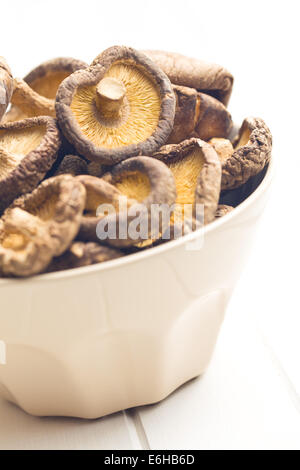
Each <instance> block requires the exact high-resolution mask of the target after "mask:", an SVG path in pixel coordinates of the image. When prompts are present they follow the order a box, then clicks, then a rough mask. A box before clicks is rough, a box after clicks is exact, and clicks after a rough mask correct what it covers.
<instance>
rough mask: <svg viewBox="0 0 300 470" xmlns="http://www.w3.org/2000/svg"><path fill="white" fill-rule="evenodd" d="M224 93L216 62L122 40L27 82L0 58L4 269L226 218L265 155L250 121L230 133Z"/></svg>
mask: <svg viewBox="0 0 300 470" xmlns="http://www.w3.org/2000/svg"><path fill="white" fill-rule="evenodd" d="M232 87H233V77H232V75H231V74H230V73H229V72H228V71H227V70H226V69H225V68H223V67H221V66H219V65H216V64H211V63H208V62H204V61H201V60H196V59H192V58H189V57H186V56H183V55H180V54H176V53H169V52H163V51H137V50H135V49H132V48H130V47H125V46H114V47H111V48H109V49H107V50H105V51H103V52H101V53H100V54H99V55H98V56H97V57H96V58H95V59H94V60H93V61H92V62H91V65H88V64H87V63H85V62H82V61H80V60H77V59H73V58H57V59H53V60H50V61H47V62H44V63H42V64H41V65H39V66H38V67H36V68H35V69H33V70H32V71H31V72H29V73H28V74H27V75H26V76H25V77H24V78H23V79H22V78H18V77H14V76H13V74H12V72H11V69H10V68H9V66H8V64H7V63H6V61H5V59H4V58H2V57H0V277H28V276H32V275H36V274H42V273H50V272H55V271H61V270H65V269H71V268H78V267H83V266H89V265H91V264H96V263H102V262H105V261H109V260H113V259H116V258H119V257H121V256H125V255H130V254H132V253H135V252H137V251H140V250H143V249H149V248H151V247H154V246H156V245H158V244H161V243H165V242H167V241H169V240H172V239H174V238H178V237H179V236H184V235H185V234H187V233H190V232H191V231H194V230H201V228H202V227H203V225H206V224H209V223H211V222H213V221H214V220H218V219H219V218H220V217H231V216H232V214H234V207H235V206H236V205H238V204H239V202H240V201H239V200H238V198H237V197H235V194H237V193H238V192H239V193H241V192H243V191H244V188H246V187H247V185H249V183H251V181H252V180H253V178H255V177H256V176H257V175H259V174H260V173H261V172H262V171H263V170H264V168H265V167H266V166H267V165H268V163H269V161H270V158H271V150H272V136H271V133H270V131H269V129H268V127H267V126H266V124H265V123H264V121H263V120H262V119H260V118H256V117H248V118H246V119H245V120H244V122H243V123H242V126H241V128H240V129H239V130H238V131H236V132H234V130H233V123H232V119H231V115H230V113H229V112H228V110H227V105H228V102H229V98H230V95H231V92H232ZM228 200H229V201H231V204H230V205H229V204H228V203H227V201H228ZM199 206H200V207H201V208H202V212H201V216H200V217H199V214H198V207H199ZM154 208H155V210H153V209H154ZM157 208H159V210H156V209H157ZM161 208H163V209H164V210H165V211H166V212H165V213H162V212H160V210H161ZM186 208H189V213H188V215H187V214H186ZM166 214H167V216H166ZM153 218H154V219H155V220H154V222H155V224H154V225H155V230H154V229H153V225H152V222H153ZM132 226H134V227H135V231H133V230H132ZM107 227H110V228H111V227H112V228H113V230H112V232H114V233H113V236H112V232H110V231H109V230H107ZM142 227H143V229H144V230H142Z"/></svg>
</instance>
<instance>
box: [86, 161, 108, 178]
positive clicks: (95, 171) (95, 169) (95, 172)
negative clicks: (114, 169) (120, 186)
mask: <svg viewBox="0 0 300 470" xmlns="http://www.w3.org/2000/svg"><path fill="white" fill-rule="evenodd" d="M104 173H106V171H105V167H104V166H103V165H101V163H96V162H91V163H89V164H88V174H89V175H91V176H98V178H101V176H102V175H104Z"/></svg>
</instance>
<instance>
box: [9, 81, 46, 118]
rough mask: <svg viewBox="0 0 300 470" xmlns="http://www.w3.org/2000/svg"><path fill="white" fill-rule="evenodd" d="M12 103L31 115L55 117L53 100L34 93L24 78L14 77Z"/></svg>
mask: <svg viewBox="0 0 300 470" xmlns="http://www.w3.org/2000/svg"><path fill="white" fill-rule="evenodd" d="M11 102H12V104H14V105H16V106H18V108H20V109H21V110H22V111H24V112H26V113H28V115H29V116H31V115H45V116H53V117H55V109H54V101H53V100H49V99H48V98H45V97H44V96H42V95H39V94H38V93H36V92H35V91H34V90H33V89H32V88H31V87H30V86H29V85H28V84H27V83H26V82H25V81H24V80H22V79H20V78H15V79H14V92H13V96H12V98H11Z"/></svg>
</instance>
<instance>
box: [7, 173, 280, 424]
mask: <svg viewBox="0 0 300 470" xmlns="http://www.w3.org/2000/svg"><path fill="white" fill-rule="evenodd" d="M271 176H272V165H270V166H269V168H268V170H267V171H266V174H265V176H264V179H263V180H262V182H260V181H254V182H253V181H252V183H249V185H250V186H249V185H248V188H246V193H245V192H244V193H241V192H239V191H237V193H236V194H237V197H240V198H241V199H243V198H244V197H245V196H247V191H248V192H249V191H251V190H252V189H253V187H255V186H257V184H259V182H260V184H259V186H258V188H257V189H256V190H255V191H254V192H253V193H252V194H251V195H250V196H249V197H248V198H247V199H246V200H245V201H244V202H242V203H241V204H240V205H239V206H238V207H237V208H236V209H235V210H234V211H232V212H231V213H229V214H228V215H226V216H224V218H221V219H219V220H217V221H215V222H213V223H211V224H210V225H208V226H207V227H205V229H204V230H202V231H201V230H200V231H197V232H194V233H192V234H190V235H188V236H185V237H183V238H181V239H178V240H175V241H172V242H169V243H165V244H163V245H161V246H158V247H156V248H152V249H149V250H146V251H143V252H141V253H137V254H134V255H130V256H127V257H124V258H121V259H117V260H114V261H109V262H106V263H103V264H100V265H94V266H89V267H86V268H79V269H75V270H70V271H65V272H60V273H54V274H47V275H41V276H37V277H34V278H31V279H27V280H0V395H1V396H2V397H5V398H6V399H7V400H9V401H12V402H13V403H16V404H17V405H19V406H20V407H21V408H23V409H24V410H25V411H27V412H28V413H31V414H33V415H39V416H45V415H63V416H76V417H84V418H96V417H100V416H103V415H106V414H108V413H113V412H116V411H118V410H122V409H125V408H129V407H134V406H138V405H144V404H149V403H153V402H157V401H159V400H162V399H163V398H164V397H166V396H167V395H168V394H170V393H171V392H172V391H173V390H175V389H176V388H177V387H178V386H180V385H181V384H183V383H184V382H186V381H187V380H189V379H191V378H193V377H196V376H198V375H199V374H202V373H203V371H204V370H205V369H206V367H207V365H208V363H209V361H210V358H211V355H212V352H213V349H214V346H215V343H216V339H217V336H218V332H219V329H220V326H221V323H222V320H223V317H224V313H225V309H226V305H227V303H228V300H229V298H230V296H231V293H232V290H233V287H234V285H235V283H236V281H237V279H238V277H239V276H240V272H241V269H242V267H243V265H244V261H245V258H246V256H247V255H248V253H249V250H250V245H251V239H252V236H253V233H254V229H255V227H256V224H257V221H258V218H259V216H260V215H261V213H262V211H263V208H264V205H265V202H266V199H267V194H268V189H269V185H270V181H271V179H272V178H271ZM230 194H232V193H228V195H227V196H225V198H224V200H226V198H227V200H228V198H229V199H230V197H231V196H230ZM202 237H204V239H203V247H202V248H201V249H198V250H197V249H195V246H193V244H195V242H201V238H202ZM191 244H192V245H191ZM198 248H199V247H198ZM4 363H5V364H4Z"/></svg>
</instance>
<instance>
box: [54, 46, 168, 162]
mask: <svg viewBox="0 0 300 470" xmlns="http://www.w3.org/2000/svg"><path fill="white" fill-rule="evenodd" d="M94 63H97V65H94V66H92V67H90V68H88V69H86V70H82V71H78V72H75V73H74V74H72V75H70V76H69V77H68V78H67V79H66V80H65V81H64V82H63V83H62V84H61V85H60V87H59V90H58V93H57V97H56V114H57V117H58V120H59V124H60V127H61V129H62V131H63V132H64V134H65V136H66V138H67V139H68V140H69V142H70V143H72V144H73V145H74V147H75V148H76V150H77V152H78V153H79V154H80V155H83V156H85V157H86V158H88V159H89V160H92V161H96V162H98V163H104V164H107V165H112V164H115V163H118V162H120V161H121V160H124V159H126V158H129V157H132V156H136V155H151V154H152V153H153V152H155V151H156V150H157V149H158V148H159V147H161V145H163V144H164V143H165V142H166V140H167V138H168V136H169V134H170V132H171V130H172V126H173V121H174V114H175V96H174V93H173V91H172V87H171V83H170V81H169V79H168V78H167V76H166V75H165V74H164V73H163V72H162V71H161V70H160V69H159V68H158V67H157V66H156V65H155V64H154V63H153V62H152V61H151V60H150V59H149V58H148V57H146V56H145V55H144V54H142V53H140V52H138V51H135V50H134V49H132V48H129V47H118V46H115V47H111V48H110V49H107V50H106V51H104V52H103V53H102V54H101V55H100V56H98V58H97V59H96V60H95V61H94Z"/></svg>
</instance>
